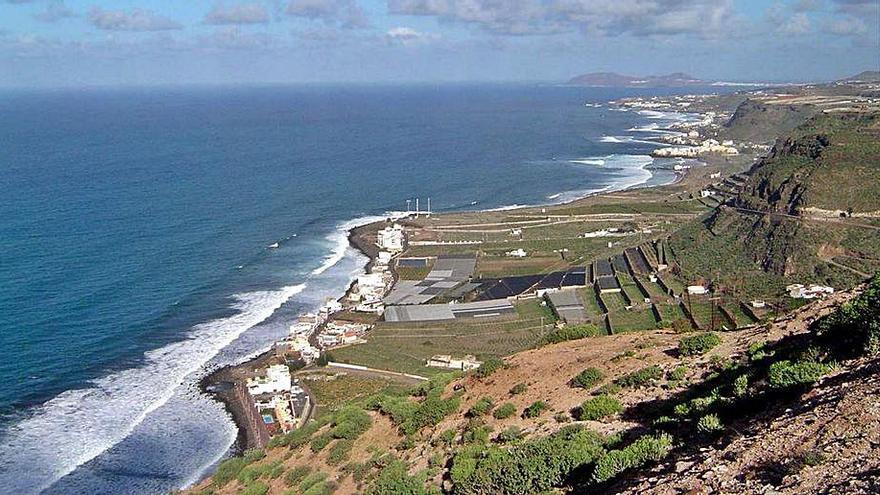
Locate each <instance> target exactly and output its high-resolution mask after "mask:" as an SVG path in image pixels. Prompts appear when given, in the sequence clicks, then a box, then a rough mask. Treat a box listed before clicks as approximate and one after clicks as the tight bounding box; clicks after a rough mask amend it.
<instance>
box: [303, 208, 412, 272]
mask: <svg viewBox="0 0 880 495" xmlns="http://www.w3.org/2000/svg"><path fill="white" fill-rule="evenodd" d="M402 215H405V213H402V212H388V214H386V215H369V216H363V217H358V218H353V219H351V220H347V221H345V222H342V223H340V224H338V225H337V226H336V229H335V230H333V232H331V233H330V234H329V235H327V241H329V242H330V244H332V246H333V248H332V249H331V250H330V254H328V255H327V256H326V257H325V258H324V261H323V263H321V266H319V267H318V268H315V269H314V270H312V275H320V274H322V273H324V272H326V271H327V270H329V269H330V268H332V267H333V266H334V265H336V264H337V263H339V262H340V261H342V260H343V258H345V252H346V251H347V250H348V248H349V242H348V232H349V231H350V230H351V229H353V228H355V227H357V226H358V225H364V224H368V223H373V222H378V221H381V220H385V219H386V218H395V217H398V216H402Z"/></svg>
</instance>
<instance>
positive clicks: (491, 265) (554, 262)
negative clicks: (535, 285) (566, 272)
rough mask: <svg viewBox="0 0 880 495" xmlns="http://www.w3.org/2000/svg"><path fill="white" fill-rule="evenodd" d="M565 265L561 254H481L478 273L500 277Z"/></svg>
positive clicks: (545, 270)
mask: <svg viewBox="0 0 880 495" xmlns="http://www.w3.org/2000/svg"><path fill="white" fill-rule="evenodd" d="M564 265H565V262H564V261H562V260H561V259H560V257H559V255H553V256H528V257H526V258H511V257H509V256H494V255H493V256H480V258H479V259H478V261H477V270H476V273H477V275H478V276H479V277H484V278H500V277H512V276H518V275H531V274H536V273H547V272H550V271H553V270H558V269H560V268H561V267H563V266H564Z"/></svg>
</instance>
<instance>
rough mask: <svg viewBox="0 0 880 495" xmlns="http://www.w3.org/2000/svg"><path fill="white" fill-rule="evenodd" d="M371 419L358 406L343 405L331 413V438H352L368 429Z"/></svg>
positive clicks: (371, 422)
mask: <svg viewBox="0 0 880 495" xmlns="http://www.w3.org/2000/svg"><path fill="white" fill-rule="evenodd" d="M372 424H373V420H372V419H370V415H369V414H367V412H366V411H364V410H363V409H361V408H359V407H354V406H345V407H343V408H342V409H340V410H339V411H337V412H336V414H334V415H333V420H332V422H331V425H332V428H330V435H331V436H333V438H344V439H347V440H354V439H356V438H357V437H359V436H361V435H362V434H363V433H364V432H365V431H367V430H369V429H370V425H372Z"/></svg>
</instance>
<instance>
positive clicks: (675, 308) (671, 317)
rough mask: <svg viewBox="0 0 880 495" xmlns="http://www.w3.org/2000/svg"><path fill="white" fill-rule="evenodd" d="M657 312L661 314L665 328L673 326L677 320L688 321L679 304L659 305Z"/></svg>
mask: <svg viewBox="0 0 880 495" xmlns="http://www.w3.org/2000/svg"><path fill="white" fill-rule="evenodd" d="M657 311H659V312H660V320H661V322H662V323H663V325H664V326H669V325H672V323H673V322H675V321H676V320H687V316H686V315H685V314H684V311H682V310H681V306H680V305H679V304H678V303H662V304H657Z"/></svg>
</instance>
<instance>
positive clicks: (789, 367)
mask: <svg viewBox="0 0 880 495" xmlns="http://www.w3.org/2000/svg"><path fill="white" fill-rule="evenodd" d="M828 370H829V367H828V365H825V364H822V363H813V362H806V363H792V362H791V361H777V362H775V363H773V364H772V365H770V371H769V373H768V375H767V377H768V382H769V383H770V388H773V389H777V390H779V389H790V388H804V387H808V386H810V385H812V384H814V383H816V381H817V380H818V379H819V378H820V377H821V376H822V375H824V374H825V373H828Z"/></svg>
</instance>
